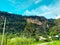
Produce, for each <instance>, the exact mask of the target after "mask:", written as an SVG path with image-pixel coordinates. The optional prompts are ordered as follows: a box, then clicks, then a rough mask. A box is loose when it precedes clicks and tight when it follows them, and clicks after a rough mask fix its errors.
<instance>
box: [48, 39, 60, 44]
mask: <svg viewBox="0 0 60 45" xmlns="http://www.w3.org/2000/svg"><path fill="white" fill-rule="evenodd" d="M47 45H60V40H57V41H52V42H49V43H48V44H47Z"/></svg>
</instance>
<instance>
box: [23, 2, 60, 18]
mask: <svg viewBox="0 0 60 45" xmlns="http://www.w3.org/2000/svg"><path fill="white" fill-rule="evenodd" d="M27 13H28V15H37V16H45V17H46V16H48V15H49V16H50V17H52V18H55V17H56V15H58V17H56V18H60V1H57V2H56V3H55V4H54V5H49V6H46V5H42V6H40V7H38V8H36V9H34V10H33V9H32V10H31V11H29V10H28V11H27V10H26V11H25V13H24V14H26V15H27Z"/></svg>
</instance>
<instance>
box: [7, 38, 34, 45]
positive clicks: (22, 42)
mask: <svg viewBox="0 0 60 45" xmlns="http://www.w3.org/2000/svg"><path fill="white" fill-rule="evenodd" d="M32 43H34V40H33V39H32V38H19V37H15V38H12V39H10V40H8V45H31V44H32Z"/></svg>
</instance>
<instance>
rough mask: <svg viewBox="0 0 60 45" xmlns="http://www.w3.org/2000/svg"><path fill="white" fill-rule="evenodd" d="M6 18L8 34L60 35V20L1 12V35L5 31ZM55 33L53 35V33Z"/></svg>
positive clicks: (28, 35)
mask: <svg viewBox="0 0 60 45" xmlns="http://www.w3.org/2000/svg"><path fill="white" fill-rule="evenodd" d="M5 17H6V20H7V22H6V31H5V33H7V32H8V34H16V35H18V36H26V37H34V36H36V35H37V36H45V37H46V36H47V35H50V33H51V34H52V35H57V34H60V28H59V27H60V19H57V20H55V19H46V18H45V17H43V16H22V15H18V14H11V13H7V12H1V11H0V33H2V31H3V23H4V18H5ZM52 32H53V33H52Z"/></svg>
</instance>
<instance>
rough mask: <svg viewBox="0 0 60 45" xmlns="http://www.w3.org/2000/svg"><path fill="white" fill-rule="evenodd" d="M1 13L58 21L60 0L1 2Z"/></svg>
mask: <svg viewBox="0 0 60 45" xmlns="http://www.w3.org/2000/svg"><path fill="white" fill-rule="evenodd" d="M0 11H6V12H9V13H14V14H20V15H26V16H44V17H46V18H55V19H58V18H60V0H0Z"/></svg>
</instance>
